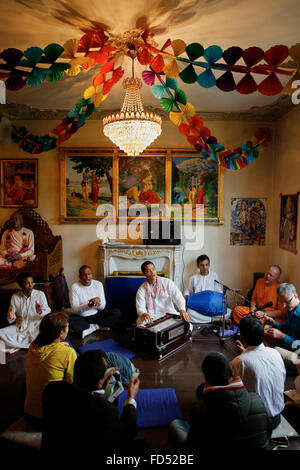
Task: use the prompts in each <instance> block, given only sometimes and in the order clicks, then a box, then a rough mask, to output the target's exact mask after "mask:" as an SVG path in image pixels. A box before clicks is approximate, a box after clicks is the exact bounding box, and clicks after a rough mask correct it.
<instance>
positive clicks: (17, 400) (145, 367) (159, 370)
mask: <svg viewBox="0 0 300 470" xmlns="http://www.w3.org/2000/svg"><path fill="white" fill-rule="evenodd" d="M111 337H112V338H114V339H115V340H117V341H118V342H119V343H120V344H122V345H123V346H124V347H126V348H128V349H132V348H133V347H134V342H132V340H131V337H132V331H130V329H128V330H126V331H122V332H120V331H115V332H95V333H93V334H91V335H89V336H88V337H86V338H85V339H83V340H82V339H78V338H73V337H69V338H68V339H69V341H70V342H71V343H72V344H73V345H74V347H75V348H78V347H80V346H81V345H83V344H88V343H93V342H95V341H101V340H105V339H108V338H111ZM229 349H230V344H229V343H225V345H222V344H220V342H219V339H218V337H216V336H212V337H207V336H203V335H202V334H201V333H199V332H196V333H195V334H193V341H192V342H191V343H190V344H188V345H186V346H184V347H183V348H182V349H180V350H179V351H177V352H176V353H175V354H173V355H171V356H170V357H168V358H165V359H163V360H162V361H160V362H159V361H157V360H155V359H152V357H150V356H148V355H147V354H144V353H141V352H136V355H135V358H134V359H133V362H134V364H135V366H136V367H137V368H138V369H140V371H141V375H140V380H141V386H140V388H142V389H149V388H161V387H173V388H174V389H175V391H176V394H177V397H178V401H179V405H180V408H181V411H182V416H183V419H188V418H189V412H190V409H191V407H192V406H193V404H194V403H195V401H196V396H195V391H196V388H197V386H198V385H199V384H200V383H201V382H203V374H202V372H201V364H202V360H203V358H204V357H205V355H206V354H208V353H209V352H211V351H221V352H223V353H224V354H225V355H226V356H227V357H228V358H229V359H232V358H233V357H234V355H233V354H232V352H230V350H229ZM6 358H7V363H6V364H4V365H0V432H2V430H3V429H5V428H6V427H7V426H8V425H9V424H11V423H13V422H14V421H15V420H16V419H18V418H19V417H20V416H21V415H22V412H23V404H24V398H25V360H26V351H25V350H21V351H19V352H17V353H15V354H14V355H12V356H8V355H6ZM294 379H295V375H290V374H289V375H287V379H286V386H285V389H286V390H288V389H290V388H294V385H293V382H294ZM283 414H284V415H285V416H286V417H287V419H288V420H289V421H290V422H291V424H292V425H293V426H294V427H295V428H296V430H297V432H298V433H299V434H300V420H299V418H297V419H296V420H295V418H294V416H292V417H291V416H289V415H287V413H286V412H285V411H284V413H283ZM138 438H142V439H146V440H147V441H148V443H149V444H150V446H151V447H152V448H153V449H170V448H172V446H171V443H170V442H169V440H168V430H167V428H152V429H142V430H139V432H138ZM289 449H290V450H296V449H297V450H299V449H300V439H293V440H291V441H290V443H289Z"/></svg>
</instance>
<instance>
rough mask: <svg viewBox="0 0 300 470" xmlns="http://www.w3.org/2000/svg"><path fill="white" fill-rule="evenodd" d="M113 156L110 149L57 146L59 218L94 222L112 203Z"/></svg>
mask: <svg viewBox="0 0 300 470" xmlns="http://www.w3.org/2000/svg"><path fill="white" fill-rule="evenodd" d="M113 159H114V156H113V152H112V150H110V149H107V150H105V149H84V148H82V149H79V148H77V149H73V148H70V149H67V148H64V149H61V150H60V155H59V160H60V221H61V222H87V223H89V222H91V223H93V222H95V221H97V220H100V219H101V218H102V217H103V216H104V213H105V210H106V208H107V210H108V211H109V210H110V208H111V206H112V205H113V204H115V197H114V188H113ZM98 214H101V215H98Z"/></svg>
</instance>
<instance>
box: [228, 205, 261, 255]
mask: <svg viewBox="0 0 300 470" xmlns="http://www.w3.org/2000/svg"><path fill="white" fill-rule="evenodd" d="M266 202H267V199H266V198H254V197H251V198H232V199H231V224H230V245H240V246H246V245H265V244H266V217H267V210H266Z"/></svg>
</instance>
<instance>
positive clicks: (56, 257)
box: [0, 206, 62, 285]
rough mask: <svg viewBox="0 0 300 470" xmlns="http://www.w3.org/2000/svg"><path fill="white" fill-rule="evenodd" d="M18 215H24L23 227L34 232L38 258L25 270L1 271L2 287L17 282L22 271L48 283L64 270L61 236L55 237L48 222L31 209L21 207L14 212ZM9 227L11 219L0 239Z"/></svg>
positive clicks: (5, 225)
mask: <svg viewBox="0 0 300 470" xmlns="http://www.w3.org/2000/svg"><path fill="white" fill-rule="evenodd" d="M16 213H19V214H21V215H22V217H23V222H24V223H23V226H24V227H26V228H29V229H30V230H32V232H33V234H34V244H35V249H34V253H35V255H36V258H35V260H34V261H29V262H28V263H27V265H26V266H25V268H23V269H16V268H2V269H0V285H6V284H10V283H11V282H14V281H16V278H17V276H18V274H19V273H20V272H21V271H26V272H29V273H30V274H32V276H33V277H41V278H42V279H43V281H44V282H46V281H48V280H49V278H50V277H51V278H52V277H55V276H57V275H58V274H59V273H60V272H61V270H62V239H61V236H55V235H53V233H52V231H51V229H50V228H49V225H48V224H47V222H46V221H45V220H43V219H42V217H41V216H40V215H39V214H38V213H37V212H35V211H34V210H33V209H32V208H31V207H26V206H25V207H21V208H20V209H18V210H17V211H16V212H14V214H16ZM14 214H13V215H14ZM11 217H12V216H11ZM9 227H10V219H9V220H7V221H6V222H5V224H4V226H3V227H2V229H1V232H0V237H2V233H3V232H4V231H5V230H6V229H7V228H9Z"/></svg>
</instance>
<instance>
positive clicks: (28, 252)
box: [0, 214, 35, 268]
mask: <svg viewBox="0 0 300 470" xmlns="http://www.w3.org/2000/svg"><path fill="white" fill-rule="evenodd" d="M34 259H35V254H34V235H33V232H32V231H31V230H29V229H28V228H25V227H23V217H22V215H21V214H15V215H13V217H12V219H11V228H10V229H7V230H5V231H4V232H3V235H2V237H1V245H0V267H3V268H4V267H11V266H14V267H16V268H22V267H24V266H25V265H26V262H27V261H33V260H34Z"/></svg>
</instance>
